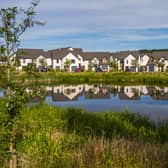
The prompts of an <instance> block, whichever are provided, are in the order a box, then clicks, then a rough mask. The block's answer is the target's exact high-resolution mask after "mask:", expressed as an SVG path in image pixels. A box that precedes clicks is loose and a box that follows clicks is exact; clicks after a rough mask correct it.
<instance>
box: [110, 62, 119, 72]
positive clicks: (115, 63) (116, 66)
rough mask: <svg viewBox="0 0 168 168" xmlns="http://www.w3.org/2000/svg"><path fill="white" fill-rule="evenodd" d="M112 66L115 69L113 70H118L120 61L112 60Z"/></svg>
mask: <svg viewBox="0 0 168 168" xmlns="http://www.w3.org/2000/svg"><path fill="white" fill-rule="evenodd" d="M110 68H111V69H112V70H113V71H118V63H117V61H116V60H113V61H111V62H110Z"/></svg>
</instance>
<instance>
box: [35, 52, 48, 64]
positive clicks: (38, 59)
mask: <svg viewBox="0 0 168 168" xmlns="http://www.w3.org/2000/svg"><path fill="white" fill-rule="evenodd" d="M41 59H44V61H46V59H45V57H44V56H42V55H40V56H39V57H37V59H36V67H39V66H41V63H40V60H41ZM46 63H47V62H46Z"/></svg>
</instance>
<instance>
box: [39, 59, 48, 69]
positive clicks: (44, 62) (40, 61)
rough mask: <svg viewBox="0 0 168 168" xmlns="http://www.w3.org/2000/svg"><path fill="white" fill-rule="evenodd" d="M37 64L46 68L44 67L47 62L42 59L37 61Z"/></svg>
mask: <svg viewBox="0 0 168 168" xmlns="http://www.w3.org/2000/svg"><path fill="white" fill-rule="evenodd" d="M39 63H40V65H41V66H42V67H46V66H47V62H46V60H45V59H44V58H41V59H40V60H39Z"/></svg>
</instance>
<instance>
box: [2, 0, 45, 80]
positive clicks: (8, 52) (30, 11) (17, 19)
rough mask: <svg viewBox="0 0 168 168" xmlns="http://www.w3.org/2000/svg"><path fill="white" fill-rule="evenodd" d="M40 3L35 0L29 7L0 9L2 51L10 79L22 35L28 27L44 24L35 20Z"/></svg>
mask: <svg viewBox="0 0 168 168" xmlns="http://www.w3.org/2000/svg"><path fill="white" fill-rule="evenodd" d="M38 4H39V0H33V1H32V2H31V5H30V7H28V8H27V9H20V8H18V7H10V8H6V9H0V53H1V54H3V55H4V56H5V57H6V58H7V70H8V81H9V80H10V74H9V66H10V65H11V63H12V57H14V55H15V54H16V52H17V48H18V47H19V44H20V37H21V36H22V35H23V34H24V32H25V31H26V30H27V29H29V28H32V27H34V26H35V25H43V23H42V22H39V21H36V20H35V15H36V12H35V8H36V7H37V5H38Z"/></svg>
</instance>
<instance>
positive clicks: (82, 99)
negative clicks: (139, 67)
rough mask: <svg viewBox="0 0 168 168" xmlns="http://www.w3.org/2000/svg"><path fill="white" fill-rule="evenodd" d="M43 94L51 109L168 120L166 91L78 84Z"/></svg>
mask: <svg viewBox="0 0 168 168" xmlns="http://www.w3.org/2000/svg"><path fill="white" fill-rule="evenodd" d="M43 90H44V92H45V95H46V97H45V101H46V103H47V104H49V105H52V106H59V107H75V108H83V109H85V110H87V111H91V112H102V111H110V110H111V111H125V110H126V109H128V110H129V111H131V112H134V113H141V114H143V115H148V116H150V117H151V118H152V119H154V120H158V119H161V120H164V119H168V87H159V86H144V85H142V86H118V85H88V84H80V85H58V86H44V87H43ZM29 91H31V89H29ZM3 96H4V90H0V98H1V97H3ZM40 100H41V98H40V97H33V98H32V100H31V104H37V103H38V102H40Z"/></svg>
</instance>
